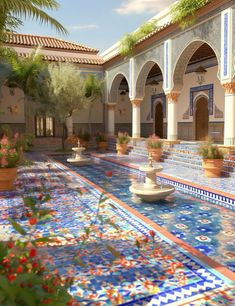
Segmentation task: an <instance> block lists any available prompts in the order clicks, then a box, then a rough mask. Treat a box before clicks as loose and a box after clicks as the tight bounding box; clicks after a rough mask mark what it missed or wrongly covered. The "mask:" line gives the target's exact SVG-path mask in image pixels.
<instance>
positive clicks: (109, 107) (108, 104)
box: [107, 103, 117, 111]
mask: <svg viewBox="0 0 235 306" xmlns="http://www.w3.org/2000/svg"><path fill="white" fill-rule="evenodd" d="M116 105H117V104H116V103H107V108H108V110H113V111H114V110H115V107H116Z"/></svg>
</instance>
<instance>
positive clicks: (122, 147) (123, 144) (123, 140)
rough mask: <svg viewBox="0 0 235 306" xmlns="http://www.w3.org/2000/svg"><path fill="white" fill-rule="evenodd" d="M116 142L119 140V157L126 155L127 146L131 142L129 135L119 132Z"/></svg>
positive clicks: (117, 146)
mask: <svg viewBox="0 0 235 306" xmlns="http://www.w3.org/2000/svg"><path fill="white" fill-rule="evenodd" d="M116 140H117V145H116V148H117V152H118V155H123V154H126V151H127V145H128V143H129V142H130V136H129V135H128V133H127V132H124V133H123V132H118V135H117V139H116Z"/></svg>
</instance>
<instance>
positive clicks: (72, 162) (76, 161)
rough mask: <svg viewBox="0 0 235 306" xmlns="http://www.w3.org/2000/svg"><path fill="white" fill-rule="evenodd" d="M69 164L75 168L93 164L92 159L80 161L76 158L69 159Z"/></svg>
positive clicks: (81, 159)
mask: <svg viewBox="0 0 235 306" xmlns="http://www.w3.org/2000/svg"><path fill="white" fill-rule="evenodd" d="M67 162H68V163H70V164H72V165H74V166H85V165H88V164H90V163H91V159H90V158H84V157H82V158H80V159H75V158H68V159H67Z"/></svg>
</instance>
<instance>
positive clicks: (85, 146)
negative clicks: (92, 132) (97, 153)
mask: <svg viewBox="0 0 235 306" xmlns="http://www.w3.org/2000/svg"><path fill="white" fill-rule="evenodd" d="M79 141H80V145H81V146H82V147H84V148H86V149H87V148H88V144H89V141H87V140H83V139H79Z"/></svg>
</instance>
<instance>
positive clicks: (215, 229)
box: [57, 157, 235, 271]
mask: <svg viewBox="0 0 235 306" xmlns="http://www.w3.org/2000/svg"><path fill="white" fill-rule="evenodd" d="M57 159H58V160H59V161H61V162H62V163H64V164H66V166H68V167H70V168H72V169H73V170H74V171H76V172H77V173H78V174H80V175H82V176H84V177H86V178H87V179H88V180H90V181H91V182H93V183H95V184H97V185H99V186H100V187H102V188H103V189H105V190H106V191H107V192H109V193H111V194H113V195H114V196H115V197H117V198H118V199H120V200H121V201H123V202H125V203H126V204H128V205H129V206H131V207H132V208H134V209H135V210H137V211H138V212H140V213H141V214H143V215H144V216H146V217H148V218H149V219H151V220H152V221H154V222H155V223H157V224H158V225H160V226H161V227H163V228H165V229H166V230H167V231H169V232H171V233H172V234H173V235H175V236H176V237H177V238H179V239H181V240H183V241H185V242H186V243H188V244H190V245H191V246H193V247H194V248H195V249H197V250H199V251H200V252H202V253H204V254H205V255H207V256H209V257H211V258H212V259H214V260H215V261H217V262H219V263H221V264H223V265H225V266H227V267H228V268H229V269H230V270H232V271H235V245H234V243H233V241H234V237H235V231H234V227H235V213H234V212H232V211H230V210H228V209H225V208H222V207H219V206H216V205H214V204H212V203H210V202H207V201H204V200H201V199H199V198H195V197H193V196H191V195H188V194H183V193H180V192H178V191H176V192H175V193H174V194H172V195H170V196H168V197H167V198H166V199H165V200H162V201H158V202H156V203H146V202H144V201H142V200H140V199H138V198H137V197H135V196H133V195H132V194H131V193H130V192H129V186H130V185H131V184H132V182H133V180H136V179H137V180H139V181H143V179H144V178H143V177H141V176H140V175H138V173H137V171H135V170H132V169H128V168H125V167H122V166H118V165H115V164H112V163H109V162H106V161H102V160H97V159H95V160H94V161H93V163H92V164H91V165H89V166H84V167H75V166H72V165H69V164H68V163H67V162H66V161H65V158H62V157H59V158H57ZM107 171H112V173H113V175H112V177H109V178H107V176H106V175H105V172H107Z"/></svg>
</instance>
